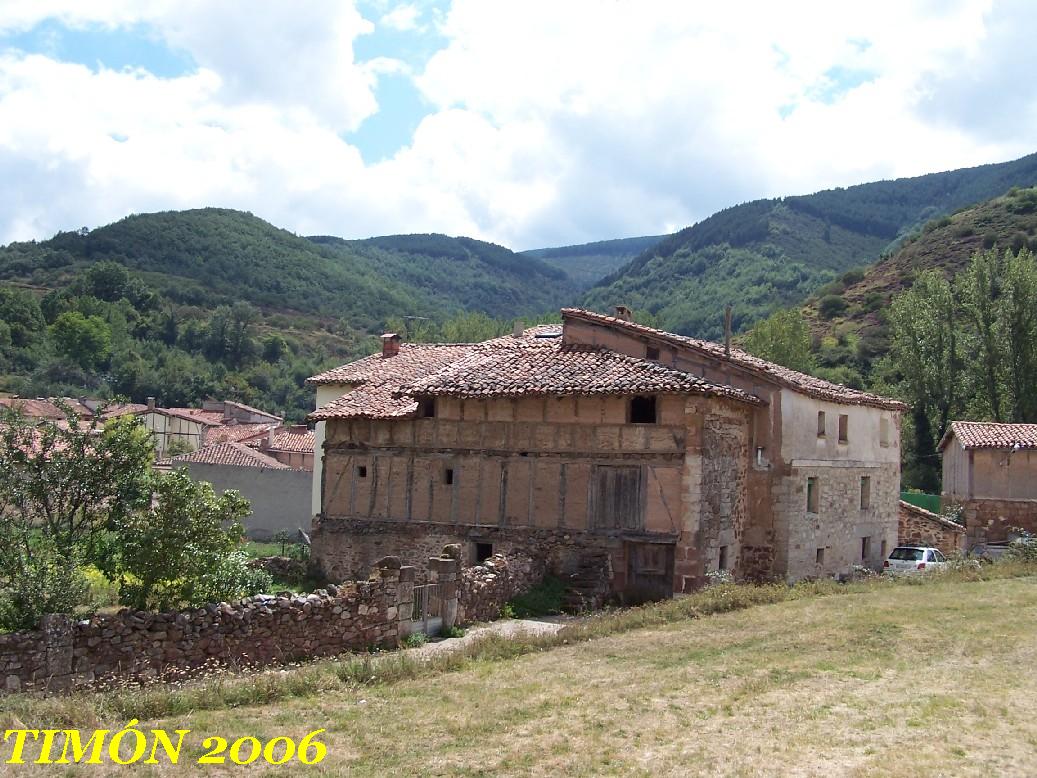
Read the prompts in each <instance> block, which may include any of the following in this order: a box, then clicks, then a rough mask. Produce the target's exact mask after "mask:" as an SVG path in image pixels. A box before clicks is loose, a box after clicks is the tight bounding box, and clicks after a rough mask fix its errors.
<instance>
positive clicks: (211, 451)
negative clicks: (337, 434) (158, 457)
mask: <svg viewBox="0 0 1037 778" xmlns="http://www.w3.org/2000/svg"><path fill="white" fill-rule="evenodd" d="M187 462H193V463H196V464H202V465H232V466H234V467H265V468H267V469H268V470H291V469H292V468H290V467H288V465H285V464H282V463H281V462H278V461H277V460H276V459H274V458H273V457H269V456H267V455H266V454H264V453H262V452H260V451H256V449H254V448H250V447H249V446H246V445H244V444H243V443H216V444H215V445H212V446H204V447H203V448H200V449H198V450H197V451H192V452H191V453H190V454H180V455H178V456H175V457H171V458H169V459H165V460H163V461H161V462H157V463H156V464H158V465H160V466H161V465H174V466H175V465H176V464H178V463H187Z"/></svg>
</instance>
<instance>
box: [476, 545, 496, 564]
mask: <svg viewBox="0 0 1037 778" xmlns="http://www.w3.org/2000/svg"><path fill="white" fill-rule="evenodd" d="M491 556H493V544H492V543H476V544H475V564H477V565H478V564H480V563H482V562H485V561H486V560H487V559H489V558H490V557H491Z"/></svg>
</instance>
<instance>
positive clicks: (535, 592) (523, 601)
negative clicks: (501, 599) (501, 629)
mask: <svg viewBox="0 0 1037 778" xmlns="http://www.w3.org/2000/svg"><path fill="white" fill-rule="evenodd" d="M564 600H565V583H563V582H562V580H561V579H559V578H555V577H554V576H550V575H549V576H547V577H546V578H544V580H543V581H541V582H540V583H539V584H537V585H536V586H534V587H533V588H532V589H530V590H529V591H528V592H526V593H525V594H520V595H519V596H518V597H513V598H512V599H511V601H510V602H509V603H508V605H510V606H511V617H512V618H518V619H525V618H530V617H534V618H535V617H537V616H551V615H554V614H557V613H561V612H562V604H563V602H564ZM505 607H507V606H505ZM502 615H503V611H502Z"/></svg>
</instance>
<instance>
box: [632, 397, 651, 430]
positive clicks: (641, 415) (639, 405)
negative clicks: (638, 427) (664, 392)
mask: <svg viewBox="0 0 1037 778" xmlns="http://www.w3.org/2000/svg"><path fill="white" fill-rule="evenodd" d="M657 412H658V408H657V403H656V397H655V395H654V394H645V395H637V396H636V397H631V398H630V412H629V416H630V423H631V424H657V423H658V413H657Z"/></svg>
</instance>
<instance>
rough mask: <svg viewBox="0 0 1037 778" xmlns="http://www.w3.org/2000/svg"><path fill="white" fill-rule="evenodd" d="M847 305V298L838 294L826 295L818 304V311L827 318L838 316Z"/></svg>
mask: <svg viewBox="0 0 1037 778" xmlns="http://www.w3.org/2000/svg"><path fill="white" fill-rule="evenodd" d="M846 307H847V303H846V300H844V299H843V298H842V297H840V296H839V295H837V294H829V295H825V296H824V297H822V298H821V302H819V303H818V305H817V309H818V312H819V313H820V314H821V315H822V316H823V317H824V318H826V319H831V318H832V317H834V316H838V315H839V314H840V313H842V312H843V311H845V310H846Z"/></svg>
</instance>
